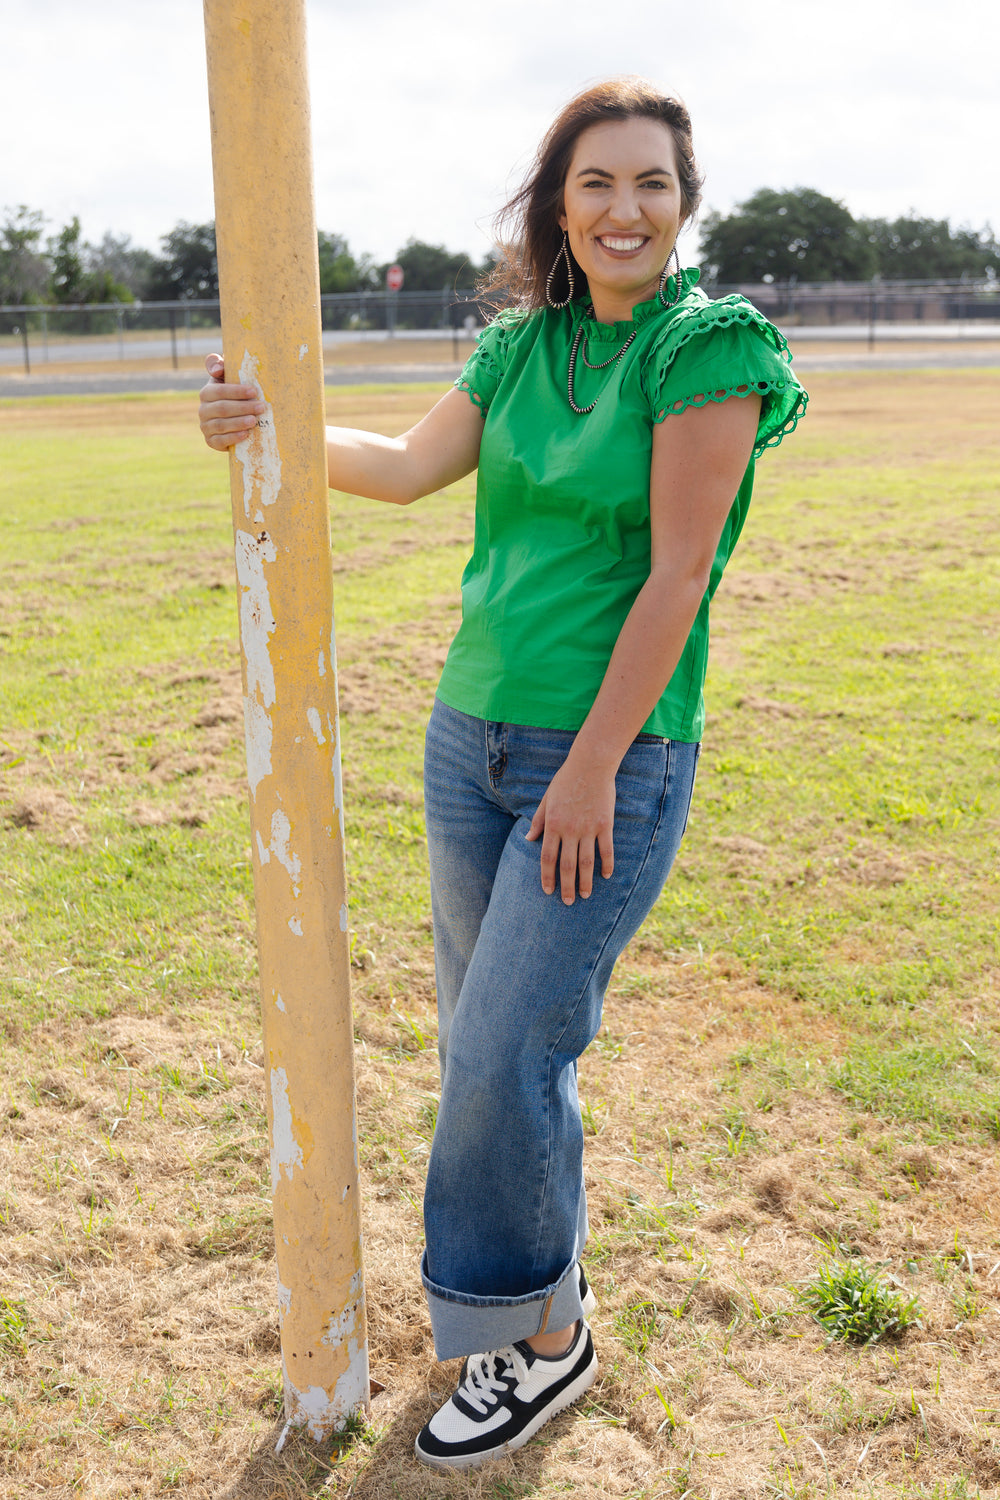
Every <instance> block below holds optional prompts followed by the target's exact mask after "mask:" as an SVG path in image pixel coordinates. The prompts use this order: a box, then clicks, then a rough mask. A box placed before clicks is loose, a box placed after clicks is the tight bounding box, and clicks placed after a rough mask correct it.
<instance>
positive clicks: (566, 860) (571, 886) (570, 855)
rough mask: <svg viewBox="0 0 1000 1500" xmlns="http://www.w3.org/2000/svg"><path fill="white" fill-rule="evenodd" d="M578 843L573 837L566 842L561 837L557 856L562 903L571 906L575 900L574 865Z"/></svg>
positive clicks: (575, 863)
mask: <svg viewBox="0 0 1000 1500" xmlns="http://www.w3.org/2000/svg"><path fill="white" fill-rule="evenodd" d="M578 852H579V845H578V844H577V842H576V840H575V839H574V840H573V842H572V843H567V841H566V840H565V839H563V844H562V854H561V855H560V857H559V887H560V890H561V891H562V898H563V904H564V905H565V906H572V905H573V902H574V901H575V900H576V865H577V854H578Z"/></svg>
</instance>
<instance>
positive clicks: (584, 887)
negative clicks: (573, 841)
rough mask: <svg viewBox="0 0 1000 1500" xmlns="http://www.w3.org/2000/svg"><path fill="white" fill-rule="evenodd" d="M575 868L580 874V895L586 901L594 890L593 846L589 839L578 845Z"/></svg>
mask: <svg viewBox="0 0 1000 1500" xmlns="http://www.w3.org/2000/svg"><path fill="white" fill-rule="evenodd" d="M577 868H578V869H579V872H580V895H581V896H582V898H583V899H584V901H586V899H587V897H588V896H589V895H590V893H591V891H592V890H593V889H594V846H593V844H592V843H591V842H590V840H589V839H587V840H585V841H584V842H583V843H582V844H581V845H580V848H579V851H578V853H577Z"/></svg>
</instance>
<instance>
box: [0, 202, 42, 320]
mask: <svg viewBox="0 0 1000 1500" xmlns="http://www.w3.org/2000/svg"><path fill="white" fill-rule="evenodd" d="M44 225H45V216H44V215H43V214H42V213H40V212H39V211H38V209H35V208H29V207H28V205H27V204H26V203H19V204H18V206H17V207H16V208H5V209H4V211H3V222H2V223H0V303H13V304H15V305H17V304H23V303H25V302H40V301H41V300H42V298H43V297H44V295H45V289H46V287H47V286H48V282H49V263H48V260H47V259H46V257H45V255H44V253H43V252H42V251H41V249H40V248H39V246H40V243H41V238H42V230H43V228H44Z"/></svg>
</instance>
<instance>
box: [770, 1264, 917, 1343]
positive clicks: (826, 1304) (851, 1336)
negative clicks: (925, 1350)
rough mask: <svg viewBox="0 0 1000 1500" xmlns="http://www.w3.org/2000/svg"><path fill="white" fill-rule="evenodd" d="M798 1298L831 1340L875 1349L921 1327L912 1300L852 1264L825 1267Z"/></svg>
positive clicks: (867, 1269) (869, 1269) (869, 1270)
mask: <svg viewBox="0 0 1000 1500" xmlns="http://www.w3.org/2000/svg"><path fill="white" fill-rule="evenodd" d="M798 1296H799V1303H800V1305H801V1306H802V1307H804V1308H805V1309H807V1311H808V1312H810V1313H811V1314H812V1316H813V1318H814V1319H815V1320H816V1322H817V1323H818V1324H819V1325H820V1327H821V1328H822V1329H823V1330H824V1332H825V1333H826V1336H827V1338H828V1339H829V1340H833V1339H846V1340H847V1341H848V1342H850V1343H853V1344H874V1343H877V1342H878V1341H879V1340H880V1339H892V1338H899V1337H900V1335H901V1334H903V1333H905V1332H906V1330H907V1328H913V1327H917V1328H919V1327H920V1318H921V1313H922V1309H921V1307H920V1304H919V1302H918V1301H917V1299H916V1297H909V1298H906V1297H904V1296H903V1295H902V1293H901V1292H899V1291H898V1290H896V1289H895V1288H894V1287H892V1286H890V1285H889V1284H888V1283H887V1282H886V1281H883V1280H882V1279H881V1277H880V1276H879V1274H878V1272H877V1271H875V1270H874V1269H873V1268H872V1267H871V1266H865V1265H860V1264H858V1263H856V1262H851V1261H831V1262H829V1263H828V1264H827V1265H825V1266H823V1267H822V1268H821V1270H820V1271H819V1274H818V1275H817V1276H816V1277H815V1279H814V1280H813V1281H810V1282H807V1283H806V1284H805V1285H804V1286H802V1287H800V1289H799V1294H798Z"/></svg>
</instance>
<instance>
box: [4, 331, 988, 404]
mask: <svg viewBox="0 0 1000 1500" xmlns="http://www.w3.org/2000/svg"><path fill="white" fill-rule="evenodd" d="M998 367H1000V350H998V348H997V347H996V345H994V347H993V348H989V347H985V346H979V345H977V344H976V343H974V342H971V341H970V342H964V341H963V342H961V343H951V344H944V343H942V344H940V345H935V347H934V348H928V346H927V344H924V345H923V347H922V348H912V349H911V348H908V347H907V345H906V343H905V342H899V343H893V344H882V345H878V344H877V345H876V346H875V348H874V349H873V350H871V351H870V352H868V351H867V350H866V351H863V352H858V351H856V350H843V349H839V348H838V347H837V345H836V343H833V344H830V345H829V346H828V347H826V348H824V349H822V350H816V349H810V350H804V351H803V352H802V353H801V354H796V356H795V368H796V369H797V370H799V371H800V372H802V373H805V372H806V371H809V370H926V369H934V370H970V369H988V368H993V369H996V368H998ZM461 368H462V367H461V364H412V365H411V364H406V365H389V364H386V365H331V366H329V367H328V368H327V371H326V383H327V385H394V384H404V383H405V384H412V383H414V382H417V381H433V382H438V383H440V384H441V385H446V384H448V383H449V382H450V381H452V380H454V379H455V377H456V376H457V375H458V373H459V371H460V370H461ZM204 382H205V377H204V375H203V374H201V373H200V372H199V371H197V370H169V371H164V372H162V373H155V372H143V373H136V374H129V373H128V372H127V371H122V370H115V371H109V372H108V373H107V374H104V373H103V371H102V372H101V373H100V374H88V375H46V374H44V373H39V374H33V375H29V376H24V375H20V376H0V397H5V396H7V397H10V396H96V395H109V396H111V395H121V394H123V393H126V392H132V391H135V392H141V391H197V390H200V389H201V387H202V385H203V384H204Z"/></svg>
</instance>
